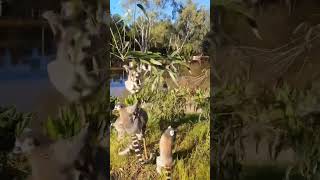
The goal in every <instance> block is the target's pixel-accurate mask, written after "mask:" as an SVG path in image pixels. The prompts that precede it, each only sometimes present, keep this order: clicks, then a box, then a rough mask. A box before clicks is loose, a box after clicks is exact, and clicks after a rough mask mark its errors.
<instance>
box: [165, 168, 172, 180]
mask: <svg viewBox="0 0 320 180" xmlns="http://www.w3.org/2000/svg"><path fill="white" fill-rule="evenodd" d="M171 170H172V169H171V166H165V167H164V173H165V176H166V180H171Z"/></svg>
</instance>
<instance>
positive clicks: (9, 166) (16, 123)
mask: <svg viewBox="0 0 320 180" xmlns="http://www.w3.org/2000/svg"><path fill="white" fill-rule="evenodd" d="M32 118H33V115H32V114H31V113H20V112H17V110H16V108H15V107H0V138H1V139H0V141H1V142H0V143H1V144H0V147H1V150H0V171H2V172H4V173H3V174H1V177H2V178H8V179H12V178H13V177H18V176H19V177H20V178H23V177H25V176H26V175H27V174H28V173H27V172H26V169H27V167H26V166H25V161H21V160H20V161H19V160H17V159H16V158H14V157H12V156H10V152H11V151H12V148H13V147H14V142H15V137H16V136H18V135H19V134H20V133H21V132H22V131H23V130H24V129H25V128H26V127H27V126H28V125H29V122H30V121H31V119H32Z"/></svg>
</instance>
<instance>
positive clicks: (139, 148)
mask: <svg viewBox="0 0 320 180" xmlns="http://www.w3.org/2000/svg"><path fill="white" fill-rule="evenodd" d="M131 139H132V146H131V147H132V150H133V151H134V152H135V153H136V156H137V157H138V160H139V163H140V164H141V165H145V164H148V163H150V162H151V161H153V160H154V159H155V156H154V154H152V153H151V154H150V157H149V159H144V156H143V145H142V143H141V140H139V139H138V137H137V136H136V135H132V136H131Z"/></svg>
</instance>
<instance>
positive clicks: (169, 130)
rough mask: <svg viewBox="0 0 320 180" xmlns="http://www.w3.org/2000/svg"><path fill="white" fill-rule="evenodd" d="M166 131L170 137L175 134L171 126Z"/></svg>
mask: <svg viewBox="0 0 320 180" xmlns="http://www.w3.org/2000/svg"><path fill="white" fill-rule="evenodd" d="M167 132H169V135H170V136H171V137H175V135H176V130H175V129H173V128H172V127H171V126H169V127H168V129H167Z"/></svg>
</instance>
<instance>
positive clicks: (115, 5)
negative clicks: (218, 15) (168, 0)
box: [110, 0, 210, 15]
mask: <svg viewBox="0 0 320 180" xmlns="http://www.w3.org/2000/svg"><path fill="white" fill-rule="evenodd" d="M122 1H123V0H110V11H111V14H119V15H123V14H124V13H125V10H124V9H123V8H122V6H121V2H122ZM194 2H196V3H197V4H198V5H200V6H201V5H203V6H205V7H206V9H210V0H194ZM171 10H172V8H171V7H169V6H168V7H166V8H165V11H167V12H168V14H170V13H171Z"/></svg>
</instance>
